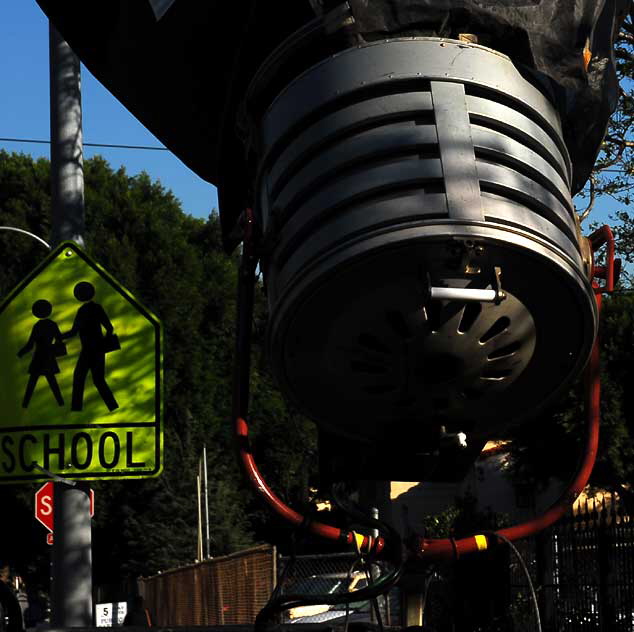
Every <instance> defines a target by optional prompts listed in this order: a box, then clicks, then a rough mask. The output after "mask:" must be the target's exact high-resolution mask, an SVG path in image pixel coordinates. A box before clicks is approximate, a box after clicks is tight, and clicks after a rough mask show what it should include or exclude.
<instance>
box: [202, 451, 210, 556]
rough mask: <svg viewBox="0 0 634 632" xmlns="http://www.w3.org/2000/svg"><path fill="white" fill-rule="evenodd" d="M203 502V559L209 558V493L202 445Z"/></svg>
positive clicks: (205, 453)
mask: <svg viewBox="0 0 634 632" xmlns="http://www.w3.org/2000/svg"><path fill="white" fill-rule="evenodd" d="M203 500H204V502H205V558H209V557H211V556H210V550H209V491H208V480H207V446H206V445H203Z"/></svg>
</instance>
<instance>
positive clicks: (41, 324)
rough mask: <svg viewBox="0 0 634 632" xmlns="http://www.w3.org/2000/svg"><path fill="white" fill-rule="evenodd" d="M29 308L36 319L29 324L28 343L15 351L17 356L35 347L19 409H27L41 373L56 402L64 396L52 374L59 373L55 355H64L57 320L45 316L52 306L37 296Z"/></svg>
mask: <svg viewBox="0 0 634 632" xmlns="http://www.w3.org/2000/svg"><path fill="white" fill-rule="evenodd" d="M31 311H32V312H33V316H35V317H36V318H38V319H39V320H38V321H37V322H36V323H35V325H33V328H32V329H31V335H30V336H29V340H28V342H27V343H26V344H25V345H24V347H22V349H20V351H18V358H21V357H22V356H23V355H25V354H27V353H28V352H29V351H31V349H33V348H34V347H35V349H34V350H33V357H32V359H31V364H29V381H28V382H27V385H26V390H25V391H24V399H23V400H22V408H28V406H29V402H30V401H31V396H32V395H33V391H34V390H35V385H36V384H37V381H38V380H39V378H40V377H41V376H44V377H45V378H46V381H47V382H48V385H49V387H50V389H51V391H52V392H53V395H54V396H55V399H56V400H57V403H58V404H59V405H60V406H63V405H64V399H63V398H62V394H61V392H60V390H59V384H58V383H57V378H56V377H55V374H56V373H59V366H58V364H57V359H56V356H59V355H66V348H65V346H64V342H63V341H62V334H61V333H60V331H59V327H58V326H57V323H55V322H54V321H52V320H51V319H50V318H49V316H50V315H51V313H52V311H53V306H52V305H51V304H50V303H49V302H48V301H46V300H44V299H39V300H38V301H35V303H33V307H32V308H31Z"/></svg>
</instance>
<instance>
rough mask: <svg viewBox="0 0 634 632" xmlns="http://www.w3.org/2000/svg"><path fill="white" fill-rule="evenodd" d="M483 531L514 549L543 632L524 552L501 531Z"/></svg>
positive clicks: (539, 628)
mask: <svg viewBox="0 0 634 632" xmlns="http://www.w3.org/2000/svg"><path fill="white" fill-rule="evenodd" d="M483 533H484V534H485V535H489V536H492V537H495V538H498V539H500V540H502V541H503V542H506V544H508V545H509V547H510V548H511V550H512V551H513V553H514V554H515V556H516V557H517V559H518V561H519V563H520V566H521V567H522V570H523V571H524V575H526V580H527V581H528V588H529V590H530V593H531V597H532V601H533V607H534V609H535V619H536V621H537V631H538V632H542V621H541V617H540V616H539V604H538V603H537V594H536V593H535V587H534V586H533V580H532V579H531V574H530V572H529V570H528V567H527V566H526V562H525V561H524V558H523V557H522V554H521V553H520V552H519V551H518V550H517V547H516V546H515V545H514V544H513V542H511V541H510V540H509V539H508V538H507V537H506V536H505V535H501V534H500V533H497V532H495V531H484V532H483Z"/></svg>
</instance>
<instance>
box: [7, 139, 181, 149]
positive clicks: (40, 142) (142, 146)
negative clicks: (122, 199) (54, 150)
mask: <svg viewBox="0 0 634 632" xmlns="http://www.w3.org/2000/svg"><path fill="white" fill-rule="evenodd" d="M0 141H2V142H8V143H35V144H37V145H50V144H51V141H50V140H39V139H35V138H0ZM83 145H84V147H105V148H108V149H149V150H151V151H169V149H167V147H151V146H148V145H111V144H108V143H83Z"/></svg>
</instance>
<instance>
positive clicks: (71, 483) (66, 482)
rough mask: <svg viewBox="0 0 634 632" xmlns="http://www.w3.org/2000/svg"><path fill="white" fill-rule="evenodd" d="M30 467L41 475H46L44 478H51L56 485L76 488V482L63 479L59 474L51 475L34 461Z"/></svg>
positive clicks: (51, 473)
mask: <svg viewBox="0 0 634 632" xmlns="http://www.w3.org/2000/svg"><path fill="white" fill-rule="evenodd" d="M31 466H32V467H34V468H35V469H36V470H39V471H40V472H42V473H43V474H46V476H48V477H49V478H52V479H53V480H54V481H55V482H56V483H64V485H68V486H69V487H76V485H77V483H76V481H71V480H69V479H67V478H64V477H63V476H60V475H59V474H53V472H49V471H48V470H46V469H44V468H43V467H42V466H41V465H38V464H37V463H36V462H35V461H33V463H31Z"/></svg>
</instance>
